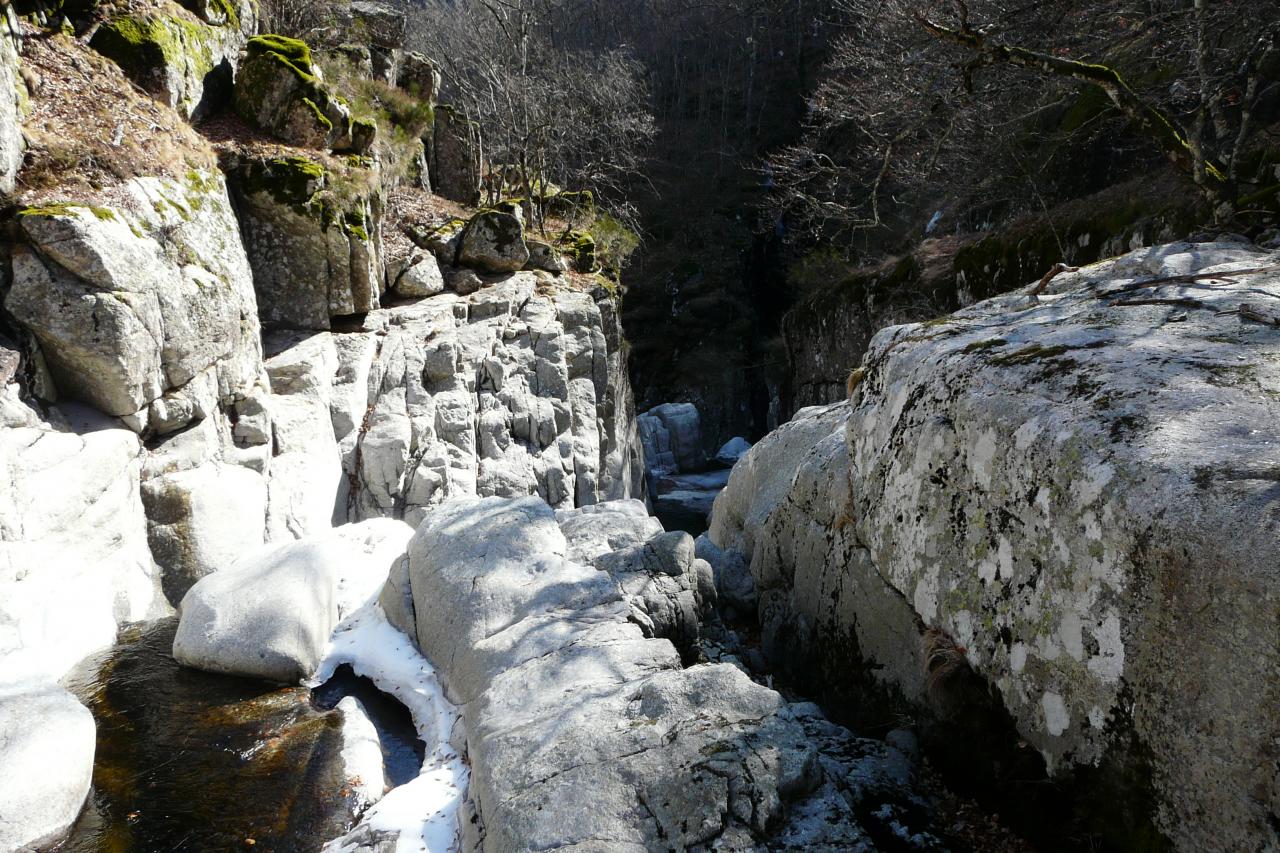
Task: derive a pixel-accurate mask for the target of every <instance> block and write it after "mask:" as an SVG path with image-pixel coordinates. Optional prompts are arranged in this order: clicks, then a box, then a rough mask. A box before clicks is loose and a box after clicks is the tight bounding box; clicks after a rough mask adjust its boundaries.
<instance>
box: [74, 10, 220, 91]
mask: <svg viewBox="0 0 1280 853" xmlns="http://www.w3.org/2000/svg"><path fill="white" fill-rule="evenodd" d="M214 38H215V37H214V35H213V32H212V30H211V29H210V28H209V27H207V26H204V25H203V24H197V23H194V22H192V21H187V20H183V19H181V18H175V17H171V16H168V15H123V16H121V17H118V18H113V19H111V20H110V21H107V22H106V23H105V24H103V25H102V26H101V27H99V28H98V30H97V32H96V33H94V36H93V38H92V40H90V42H89V44H90V47H92V48H93V49H94V50H96V51H98V52H99V53H101V54H102V55H103V56H106V57H107V58H108V59H110V60H112V61H113V62H115V63H116V64H117V65H119V66H120V68H121V69H122V70H123V71H124V72H125V74H127V75H128V76H129V77H130V78H132V79H133V80H134V82H136V83H138V84H139V85H141V86H143V87H144V88H150V87H151V86H152V85H154V82H155V78H157V77H158V76H159V75H160V74H161V72H162V71H163V69H166V68H179V69H185V68H186V67H187V66H188V61H190V67H191V68H192V70H193V71H194V73H195V76H197V77H203V76H204V75H205V74H208V73H209V72H210V71H211V70H212V69H213V67H214V65H215V63H214V56H213V41H214Z"/></svg>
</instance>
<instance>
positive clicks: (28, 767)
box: [0, 686, 97, 850]
mask: <svg viewBox="0 0 1280 853" xmlns="http://www.w3.org/2000/svg"><path fill="white" fill-rule="evenodd" d="M96 738H97V728H96V727H95V726H94V722H93V715H92V714H90V713H89V709H88V708H86V707H84V706H83V705H81V704H80V703H79V702H77V701H76V698H75V697H74V696H72V695H71V694H70V693H68V692H67V691H66V690H63V689H62V688H61V687H54V686H50V687H47V688H44V689H41V690H38V691H36V692H32V693H16V694H9V695H0V850H32V849H36V848H38V847H42V846H44V845H46V844H49V843H52V842H54V841H56V840H57V839H58V838H59V837H60V836H61V835H62V834H63V833H65V832H66V831H67V830H68V829H70V828H71V825H72V824H73V823H74V822H75V820H76V817H77V816H78V815H79V814H80V809H81V808H82V807H83V806H84V801H85V798H86V797H88V795H89V784H90V782H91V781H92V779H93V755H94V748H95V742H96Z"/></svg>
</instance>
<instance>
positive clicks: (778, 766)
mask: <svg viewBox="0 0 1280 853" xmlns="http://www.w3.org/2000/svg"><path fill="white" fill-rule="evenodd" d="M608 517H613V518H615V519H617V520H618V521H619V522H620V526H621V528H622V529H623V531H624V532H623V533H622V537H623V539H625V540H626V541H627V542H633V543H634V544H629V545H626V546H624V547H623V548H622V550H619V551H613V550H604V551H602V550H601V549H602V548H603V549H609V548H610V545H609V542H608V534H607V533H606V532H605V531H604V530H603V529H602V527H601V525H600V524H599V522H600V521H601V520H602V519H604V518H608ZM640 522H641V517H640V515H639V513H638V512H637V511H636V507H635V505H634V504H631V503H624V504H623V505H621V506H618V507H616V508H615V507H613V506H612V505H609V504H605V505H603V506H602V507H599V508H596V507H592V508H589V509H587V510H577V511H567V512H561V513H560V514H559V524H558V523H557V516H556V515H554V514H552V512H551V510H550V509H549V508H548V507H547V506H546V504H545V503H543V502H542V501H540V500H539V499H537V498H532V497H526V498H519V499H506V498H488V499H483V500H471V501H457V502H450V503H447V504H445V505H443V506H441V507H439V508H437V509H435V510H433V511H432V512H431V513H430V514H429V515H428V516H427V518H426V520H425V521H424V522H423V524H422V525H421V526H420V527H419V529H418V531H417V533H416V534H415V535H414V538H413V540H412V542H411V543H410V547H409V572H408V577H409V583H410V584H411V586H412V597H413V601H414V603H415V605H416V607H417V632H418V635H419V642H420V644H421V647H422V649H423V651H424V653H425V654H426V655H427V656H428V657H429V658H430V659H431V660H432V661H433V662H434V663H435V664H436V666H437V670H438V674H439V676H440V679H441V683H442V684H443V685H444V687H445V689H446V691H447V694H448V695H449V696H450V697H451V698H452V699H455V700H457V701H458V702H461V703H463V707H462V713H463V719H464V722H465V724H466V741H467V755H468V758H469V764H470V767H471V774H472V775H471V783H470V786H469V788H468V798H469V800H470V801H471V808H472V809H473V810H474V814H475V819H474V820H469V821H464V822H463V831H464V835H465V837H464V839H463V843H464V846H465V847H466V848H468V849H473V848H475V849H484V850H486V851H495V853H502V851H516V850H530V849H566V848H567V849H584V850H585V849H608V850H637V851H639V850H650V849H670V848H674V849H681V850H684V849H700V848H699V847H698V845H706V846H707V848H708V849H711V848H714V847H715V846H719V847H720V848H723V849H756V848H757V846H769V845H770V844H777V845H778V846H784V845H789V846H790V847H792V848H795V849H859V847H860V846H861V845H867V846H868V847H869V845H870V838H869V836H868V835H867V834H866V832H865V831H864V829H863V826H862V824H861V822H860V821H859V819H858V818H857V817H855V813H857V814H862V813H865V814H868V815H873V817H872V818H870V819H871V820H877V818H875V817H874V815H875V814H877V813H879V814H881V815H889V816H891V817H892V819H893V820H894V821H898V820H901V821H902V823H900V824H898V826H899V830H900V831H901V830H908V831H909V833H910V834H916V833H917V832H919V831H920V829H921V827H920V826H919V824H918V818H915V817H908V816H907V813H906V812H904V811H902V810H900V809H899V807H898V806H897V805H891V803H893V802H894V801H895V799H897V798H901V797H902V796H903V789H902V785H903V783H904V782H905V780H906V777H907V776H909V775H910V774H909V770H908V771H906V772H905V773H904V774H902V775H901V776H900V777H899V781H897V782H892V781H888V778H887V777H888V776H889V771H888V768H890V767H891V766H894V762H895V761H896V762H899V763H902V759H901V756H897V754H896V752H895V751H893V750H891V749H888V748H886V747H885V746H884V745H883V744H877V743H874V742H869V741H856V740H855V739H853V738H852V737H851V736H850V735H849V734H848V732H845V731H843V730H841V729H839V728H838V727H836V726H833V725H831V724H830V723H828V722H826V721H825V720H822V719H821V718H820V716H819V715H818V714H817V713H816V708H814V707H812V706H801V705H788V704H787V703H786V702H785V701H783V699H782V698H781V697H780V696H779V695H778V694H777V693H775V692H774V691H772V690H770V689H768V688H766V687H764V686H761V685H758V684H755V683H753V682H752V681H751V680H750V679H749V678H748V677H747V676H746V675H745V674H744V673H743V672H742V671H740V670H738V669H736V668H735V667H733V666H730V665H727V664H717V665H702V666H695V667H693V668H690V669H687V670H686V669H682V668H681V663H680V657H679V655H678V654H677V653H676V649H675V648H674V647H673V646H672V643H671V641H670V640H669V639H666V638H660V637H661V636H662V634H661V631H663V630H673V631H675V632H677V633H678V632H679V630H680V626H681V625H687V624H688V622H687V621H682V619H681V618H680V617H682V616H685V615H690V614H687V613H685V611H684V608H685V607H686V606H687V607H688V608H690V609H693V610H697V609H699V608H700V607H702V606H705V604H706V602H705V601H703V600H700V599H699V593H698V592H695V588H696V582H695V583H694V585H693V586H690V585H689V583H690V582H691V581H694V579H695V578H702V579H704V580H708V581H709V571H710V570H709V569H708V568H706V567H705V564H703V565H702V566H701V567H699V566H698V564H699V563H701V561H698V560H695V559H694V558H693V543H692V541H691V540H690V539H689V538H688V537H687V536H685V535H684V534H661V533H660V532H659V533H657V534H656V535H653V533H652V531H653V528H652V527H651V526H648V525H643V524H641V523H640ZM560 524H563V525H564V526H563V528H562V527H561V526H560ZM646 528H647V529H646ZM659 530H660V528H659ZM646 533H649V534H650V535H649V537H648V538H647V539H642V540H640V541H638V542H637V541H635V540H636V539H637V538H639V537H641V536H644V535H645V534H646ZM586 555H594V560H595V565H596V566H597V567H598V568H599V570H597V569H596V568H591V567H589V566H587V565H583V564H582V563H579V562H577V560H578V559H580V558H581V557H584V556H586ZM669 616H671V617H677V618H674V619H668V618H666V617H669ZM694 622H695V624H696V618H695V620H694ZM642 625H644V626H645V627H644V628H642V627H641V626H642ZM646 632H648V633H647V635H646ZM676 639H680V638H679V637H678V636H677V637H676ZM855 756H857V757H855ZM871 780H876V781H875V782H871ZM908 797H909V795H908ZM922 805H923V803H922V802H918V804H917V805H916V806H913V808H914V809H917V811H915V814H916V815H920V814H927V810H926V809H923V808H920V806H922ZM886 822H887V821H886ZM885 828H887V826H886V827H882V829H885ZM920 838H921V839H925V840H927V838H928V837H927V836H923V835H922V836H920ZM361 849H369V848H361Z"/></svg>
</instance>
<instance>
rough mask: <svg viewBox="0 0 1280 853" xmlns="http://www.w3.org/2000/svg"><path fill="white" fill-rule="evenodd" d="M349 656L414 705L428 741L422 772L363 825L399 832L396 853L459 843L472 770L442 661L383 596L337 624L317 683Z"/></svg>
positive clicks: (337, 844) (334, 848)
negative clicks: (439, 672) (420, 645)
mask: <svg viewBox="0 0 1280 853" xmlns="http://www.w3.org/2000/svg"><path fill="white" fill-rule="evenodd" d="M343 664H347V665H349V666H350V667H351V668H352V670H354V671H355V673H356V674H357V675H362V676H364V677H365V678H368V679H369V680H370V681H372V682H373V683H374V684H375V685H377V687H378V689H379V690H382V691H384V692H386V693H389V694H390V695H392V696H394V697H395V698H396V699H398V700H399V701H400V702H401V703H403V704H404V706H405V707H406V708H408V709H409V713H410V714H411V715H412V716H413V722H414V725H415V727H416V728H417V730H418V737H420V738H421V739H422V742H423V743H424V744H426V749H427V752H426V757H425V758H424V760H423V762H422V771H421V773H420V774H419V775H418V777H417V778H416V779H414V780H412V781H410V782H408V783H406V784H404V785H401V786H400V787H398V788H395V789H393V790H391V791H390V792H388V793H387V794H386V795H385V796H383V797H382V799H380V800H378V802H376V803H375V804H374V805H372V806H371V807H370V808H369V809H368V811H366V812H365V813H364V815H363V816H362V817H361V819H360V823H359V824H358V826H365V827H368V828H369V829H371V830H373V831H375V832H387V833H398V834H399V840H398V841H397V843H396V853H421V851H428V852H429V853H446V851H453V850H457V849H458V847H459V844H460V829H459V826H458V808H459V806H461V805H462V802H463V799H464V797H465V795H466V790H467V781H468V776H469V771H468V769H467V767H466V765H465V764H464V762H463V760H462V757H461V756H460V755H459V754H458V752H457V750H455V749H454V748H453V747H452V746H451V745H450V740H451V739H454V738H456V737H457V735H458V734H460V729H458V727H459V726H461V725H462V722H461V719H460V717H459V715H458V711H457V709H456V708H455V707H454V706H453V705H452V704H451V703H450V702H449V701H448V700H447V699H445V697H444V691H443V689H442V688H441V687H440V682H439V680H438V679H437V678H436V672H435V668H434V667H433V666H432V665H431V663H430V662H429V661H428V660H427V659H426V658H424V657H423V656H422V655H421V654H420V653H419V652H418V650H417V649H416V648H415V647H414V645H413V643H412V642H411V641H410V640H409V638H408V637H406V636H405V635H404V634H402V633H401V632H400V631H397V630H396V629H395V628H394V627H392V625H391V623H390V622H388V621H387V617H386V615H385V614H384V613H383V612H382V608H381V607H380V606H379V605H378V603H377V601H376V600H372V601H369V602H367V603H366V604H364V605H363V606H362V607H359V608H357V609H356V610H354V611H353V612H351V614H350V615H349V616H348V617H347V618H345V619H344V620H343V621H342V622H341V623H340V624H339V625H338V627H337V628H336V629H335V630H334V633H333V638H332V639H331V641H330V644H329V648H328V649H327V650H326V652H325V656H324V659H323V661H322V662H321V664H320V668H319V670H318V671H317V672H316V674H315V676H314V677H313V678H312V679H311V683H312V684H313V685H318V684H322V683H324V682H325V681H327V680H328V679H329V678H331V677H332V676H333V673H334V672H335V671H336V670H337V669H338V667H339V666H342V665H343ZM353 769H354V768H353ZM348 849H352V848H350V847H347V846H344V845H343V843H342V839H338V840H335V841H332V842H330V843H329V844H327V845H326V846H325V848H324V850H325V851H326V853H344V851H345V850H348Z"/></svg>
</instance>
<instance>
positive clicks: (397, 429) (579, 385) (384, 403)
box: [339, 273, 644, 524]
mask: <svg viewBox="0 0 1280 853" xmlns="http://www.w3.org/2000/svg"><path fill="white" fill-rule="evenodd" d="M536 284H537V281H536V278H535V277H534V276H533V275H532V274H529V273H519V274H516V275H514V276H512V277H510V278H508V279H506V280H504V281H500V282H497V283H494V284H492V285H491V286H489V287H486V288H485V289H484V290H481V291H479V292H478V293H476V294H473V295H471V296H469V297H465V298H463V297H458V296H454V295H452V294H442V295H440V296H437V297H434V298H433V299H430V300H426V301H423V302H420V303H417V304H416V305H412V306H405V307H402V308H396V309H384V310H382V311H376V312H373V313H371V314H370V315H369V316H368V317H367V318H366V319H365V328H367V329H371V330H373V332H372V333H373V334H374V335H376V336H377V341H378V343H377V346H376V347H372V348H369V347H366V348H362V349H360V351H359V359H360V361H359V362H358V364H351V365H350V366H349V367H347V368H344V369H347V370H350V371H352V372H355V373H361V374H364V375H367V376H369V377H370V379H369V386H368V387H369V389H370V393H369V395H368V397H367V400H368V403H367V405H368V410H367V413H366V412H364V411H361V412H360V414H359V415H358V416H357V417H356V418H352V419H351V420H353V421H355V422H356V423H358V424H359V429H358V430H357V431H356V432H355V433H354V434H353V435H350V436H349V437H344V436H339V440H340V441H344V442H350V445H351V447H352V452H350V453H349V454H348V455H347V464H348V472H349V474H350V475H351V477H352V482H353V489H352V503H351V518H352V519H353V520H354V519H363V518H371V517H377V516H386V515H390V516H393V517H397V518H404V519H406V520H408V521H409V522H410V523H414V524H416V523H417V522H418V521H420V520H421V518H422V516H423V513H424V511H425V510H426V509H427V508H429V507H432V506H435V505H437V504H439V503H441V502H443V501H445V500H448V499H450V498H457V497H467V496H474V495H481V496H489V495H500V496H509V497H510V496H520V495H529V494H536V495H538V496H539V497H541V498H543V499H544V500H546V501H547V502H548V503H550V504H551V505H552V506H556V507H574V506H583V505H588V504H593V503H597V502H599V501H603V500H612V499H617V498H624V497H630V496H634V495H642V494H643V493H644V484H643V474H642V471H641V463H640V450H639V447H638V442H637V440H636V437H635V434H634V426H633V424H634V421H633V420H632V415H631V413H632V412H633V411H634V408H633V403H632V400H631V391H630V386H629V384H628V383H627V380H626V364H625V360H624V357H623V353H622V346H621V330H620V329H619V328H618V320H617V316H616V313H615V309H614V304H613V302H612V298H611V297H610V296H609V295H608V294H606V293H605V292H604V291H600V292H599V293H597V294H592V293H587V292H582V291H577V290H571V289H559V290H556V291H550V292H541V293H540V292H538V291H537V287H536Z"/></svg>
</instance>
